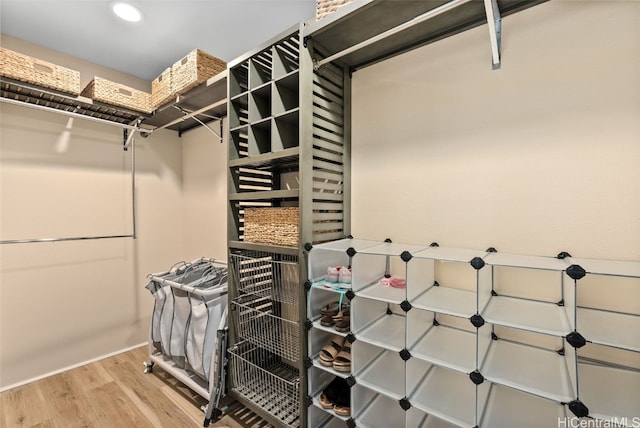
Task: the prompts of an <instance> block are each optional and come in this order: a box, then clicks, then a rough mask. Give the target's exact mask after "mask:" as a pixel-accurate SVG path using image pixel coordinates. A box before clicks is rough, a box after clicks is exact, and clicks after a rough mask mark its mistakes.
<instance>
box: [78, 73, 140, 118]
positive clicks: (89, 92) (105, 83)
mask: <svg viewBox="0 0 640 428" xmlns="http://www.w3.org/2000/svg"><path fill="white" fill-rule="evenodd" d="M82 96H84V97H88V98H92V99H94V100H95V101H100V102H102V103H105V104H110V105H112V106H118V107H124V108H127V109H129V110H134V111H140V112H143V113H151V94H149V93H147V92H143V91H139V90H137V89H133V88H130V87H128V86H125V85H121V84H120V83H115V82H111V81H110V80H107V79H103V78H102V77H94V78H93V80H91V82H89V84H88V85H87V86H86V87H85V88H84V89H83V90H82Z"/></svg>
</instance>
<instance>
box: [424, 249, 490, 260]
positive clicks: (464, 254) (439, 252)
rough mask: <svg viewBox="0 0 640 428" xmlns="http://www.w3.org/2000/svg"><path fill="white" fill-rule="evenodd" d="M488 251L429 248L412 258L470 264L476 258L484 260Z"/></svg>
mask: <svg viewBox="0 0 640 428" xmlns="http://www.w3.org/2000/svg"><path fill="white" fill-rule="evenodd" d="M486 255H487V252H486V251H480V250H470V249H467V248H451V247H429V248H426V249H424V250H422V251H419V252H416V253H415V254H414V253H412V256H414V257H416V258H423V259H433V260H441V261H446V262H459V263H469V262H471V260H473V259H474V258H476V257H479V258H484V257H485V256H486Z"/></svg>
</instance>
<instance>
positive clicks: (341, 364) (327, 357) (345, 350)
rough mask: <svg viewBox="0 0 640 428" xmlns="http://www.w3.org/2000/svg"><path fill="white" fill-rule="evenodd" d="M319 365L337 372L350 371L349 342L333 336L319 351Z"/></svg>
mask: <svg viewBox="0 0 640 428" xmlns="http://www.w3.org/2000/svg"><path fill="white" fill-rule="evenodd" d="M320 364H322V365H323V366H327V367H330V366H333V368H334V369H335V370H337V371H339V372H350V371H351V342H349V341H348V340H346V339H345V338H344V337H342V336H339V335H335V336H333V337H332V338H331V340H329V343H327V344H326V345H325V346H324V347H323V348H322V349H321V350H320Z"/></svg>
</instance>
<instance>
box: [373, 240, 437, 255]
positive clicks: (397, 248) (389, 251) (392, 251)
mask: <svg viewBox="0 0 640 428" xmlns="http://www.w3.org/2000/svg"><path fill="white" fill-rule="evenodd" d="M426 248H427V247H426V246H425V245H412V244H402V243H395V242H383V243H379V244H378V245H374V246H372V247H367V248H363V249H362V250H361V251H360V252H361V253H365V254H373V255H378V256H395V257H400V255H401V254H402V253H403V252H405V251H408V252H409V253H410V254H411V255H413V254H416V253H419V252H420V251H423V250H425V249H426Z"/></svg>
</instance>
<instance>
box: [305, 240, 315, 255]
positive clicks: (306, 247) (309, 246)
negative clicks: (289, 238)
mask: <svg viewBox="0 0 640 428" xmlns="http://www.w3.org/2000/svg"><path fill="white" fill-rule="evenodd" d="M312 248H313V245H311V243H310V242H307V243H306V244H304V250H305V251H306V252H307V253H308V252H309V251H311V249H312Z"/></svg>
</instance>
